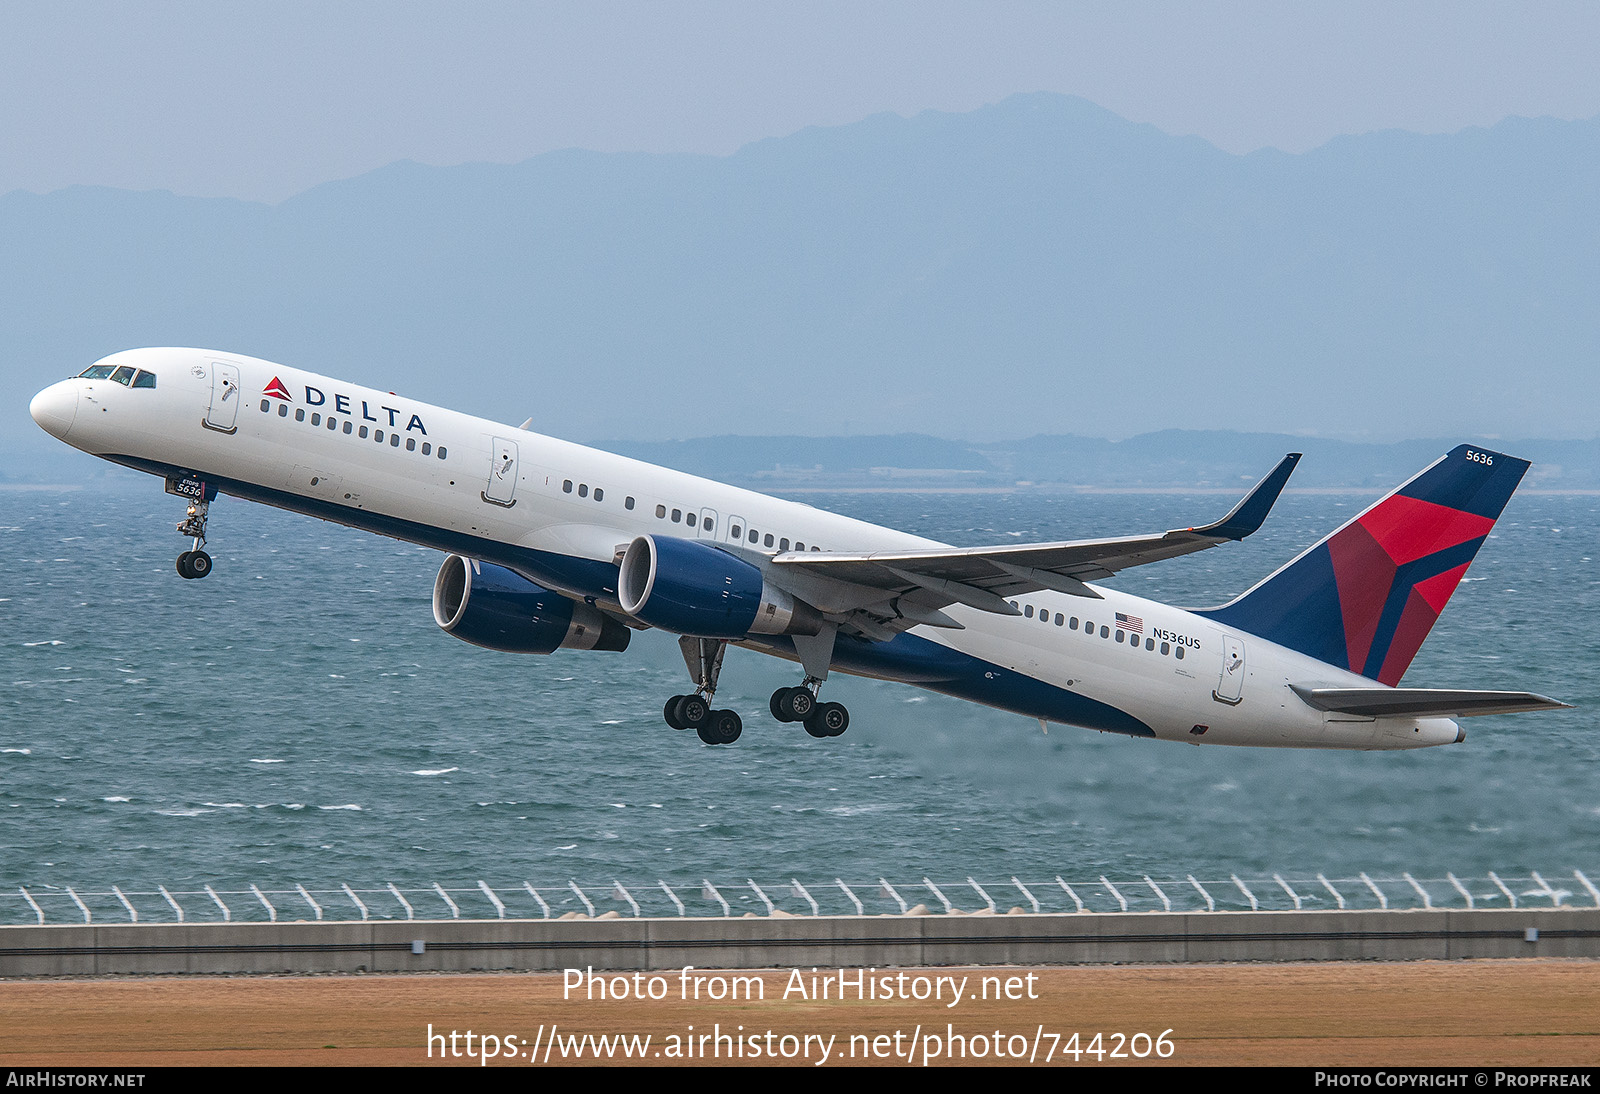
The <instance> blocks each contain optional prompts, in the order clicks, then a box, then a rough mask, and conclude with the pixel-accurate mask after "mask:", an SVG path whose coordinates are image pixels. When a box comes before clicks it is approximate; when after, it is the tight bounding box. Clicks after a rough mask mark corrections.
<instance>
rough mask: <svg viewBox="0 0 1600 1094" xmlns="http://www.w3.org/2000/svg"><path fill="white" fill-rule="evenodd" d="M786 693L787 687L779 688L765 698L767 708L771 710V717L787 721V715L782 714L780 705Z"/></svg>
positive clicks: (787, 691)
mask: <svg viewBox="0 0 1600 1094" xmlns="http://www.w3.org/2000/svg"><path fill="white" fill-rule="evenodd" d="M787 694H789V689H788V688H779V689H778V690H777V691H775V692H773V693H772V698H771V699H769V700H767V709H768V710H770V711H771V712H772V716H773V718H775V719H777V720H778V721H780V722H787V721H789V719H788V717H787V716H785V715H784V713H783V707H782V705H781V704H782V703H783V697H784V696H785V695H787Z"/></svg>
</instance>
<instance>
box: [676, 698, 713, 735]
mask: <svg viewBox="0 0 1600 1094" xmlns="http://www.w3.org/2000/svg"><path fill="white" fill-rule="evenodd" d="M673 713H674V714H676V715H677V716H678V721H680V722H682V723H683V728H685V729H692V730H694V731H695V732H697V733H698V732H699V731H700V730H701V729H703V728H705V727H706V726H707V725H709V724H710V722H711V704H709V703H707V702H706V701H705V700H704V699H702V698H701V697H700V696H698V695H684V696H681V697H680V698H679V699H678V705H677V707H676V709H674V710H673ZM708 743H714V742H708Z"/></svg>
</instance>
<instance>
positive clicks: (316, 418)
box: [311, 411, 322, 425]
mask: <svg viewBox="0 0 1600 1094" xmlns="http://www.w3.org/2000/svg"><path fill="white" fill-rule="evenodd" d="M311 424H312V425H321V424H322V415H321V414H318V413H317V412H316V411H312V412H311Z"/></svg>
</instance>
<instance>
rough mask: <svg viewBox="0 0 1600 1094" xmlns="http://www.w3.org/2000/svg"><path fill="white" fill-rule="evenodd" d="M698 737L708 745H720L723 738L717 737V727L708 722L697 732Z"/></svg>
mask: <svg viewBox="0 0 1600 1094" xmlns="http://www.w3.org/2000/svg"><path fill="white" fill-rule="evenodd" d="M695 733H696V735H698V736H699V738H700V739H701V740H702V741H704V742H705V743H706V744H708V745H720V744H721V743H722V738H721V737H718V736H717V727H716V726H714V725H712V724H711V723H710V722H707V723H706V724H705V725H703V726H701V727H700V728H699V729H696V730H695Z"/></svg>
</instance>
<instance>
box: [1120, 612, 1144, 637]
mask: <svg viewBox="0 0 1600 1094" xmlns="http://www.w3.org/2000/svg"><path fill="white" fill-rule="evenodd" d="M1117 630H1119V631H1132V632H1133V633H1134V634H1143V633H1144V620H1143V619H1142V618H1141V617H1139V616H1137V615H1123V614H1122V613H1121V612H1118V613H1117Z"/></svg>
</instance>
